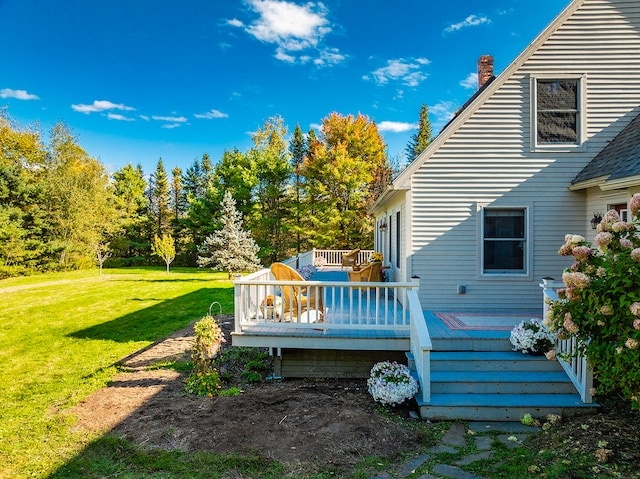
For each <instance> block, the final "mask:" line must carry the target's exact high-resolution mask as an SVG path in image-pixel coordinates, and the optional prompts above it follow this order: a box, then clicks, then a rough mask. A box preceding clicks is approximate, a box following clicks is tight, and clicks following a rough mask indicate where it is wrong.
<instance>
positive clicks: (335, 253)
mask: <svg viewBox="0 0 640 479" xmlns="http://www.w3.org/2000/svg"><path fill="white" fill-rule="evenodd" d="M350 252H351V250H349V249H312V250H311V251H305V252H304V253H300V254H299V255H297V256H293V257H291V258H289V259H286V260H284V261H282V263H284V264H286V265H287V266H291V267H292V268H300V267H302V266H316V265H317V264H318V263H317V262H316V260H322V263H323V265H324V266H342V255H343V254H347V253H350ZM373 252H374V251H373V250H372V249H363V250H360V252H359V253H358V263H366V262H367V261H368V260H369V256H371V254H372V253H373Z"/></svg>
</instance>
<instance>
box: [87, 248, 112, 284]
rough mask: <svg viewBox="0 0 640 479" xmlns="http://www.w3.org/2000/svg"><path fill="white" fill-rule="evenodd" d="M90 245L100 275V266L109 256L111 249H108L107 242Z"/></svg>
mask: <svg viewBox="0 0 640 479" xmlns="http://www.w3.org/2000/svg"><path fill="white" fill-rule="evenodd" d="M91 247H92V248H93V252H94V253H95V254H96V261H97V262H98V266H99V267H100V276H102V266H103V265H104V262H105V261H107V260H108V259H109V258H111V250H110V249H109V243H103V242H96V243H92V244H91Z"/></svg>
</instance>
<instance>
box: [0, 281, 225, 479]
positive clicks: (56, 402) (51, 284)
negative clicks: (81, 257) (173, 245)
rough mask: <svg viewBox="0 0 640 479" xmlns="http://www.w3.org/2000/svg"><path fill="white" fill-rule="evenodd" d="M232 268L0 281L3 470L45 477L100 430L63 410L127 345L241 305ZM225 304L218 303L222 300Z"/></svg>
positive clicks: (111, 367) (103, 379)
mask: <svg viewBox="0 0 640 479" xmlns="http://www.w3.org/2000/svg"><path fill="white" fill-rule="evenodd" d="M226 278H227V275H226V274H221V273H212V272H211V271H206V270H197V269H189V268H185V269H180V268H176V269H173V270H172V271H171V272H170V273H168V274H167V273H166V272H165V271H164V270H163V269H161V268H157V269H156V268H149V269H107V270H105V272H104V274H103V275H102V276H100V275H99V274H98V271H97V270H96V271H74V272H68V273H58V274H47V275H41V276H32V277H27V278H11V279H6V280H2V281H0V299H1V301H0V371H2V375H3V377H2V379H1V386H0V477H34V476H35V477H45V476H48V475H49V474H51V473H53V472H54V471H56V470H57V469H58V468H59V467H60V466H61V465H63V464H64V463H65V462H67V461H68V460H69V459H70V458H72V457H74V456H75V455H76V454H78V453H79V452H80V451H81V450H82V449H83V448H84V447H85V446H86V445H87V444H88V442H89V441H90V440H91V439H92V438H89V437H86V436H84V435H82V434H81V433H80V432H77V431H74V429H73V419H72V418H71V417H69V415H67V414H60V412H64V411H65V410H68V409H69V408H71V407H73V406H74V405H76V404H77V403H78V402H79V401H81V400H82V399H83V398H85V397H86V396H87V395H89V394H90V393H91V392H93V391H95V390H97V389H99V388H101V387H102V386H104V385H105V384H106V383H107V382H108V381H109V380H110V379H111V378H112V377H113V374H114V373H115V371H116V367H115V364H116V363H117V361H118V360H119V359H121V358H123V357H125V356H127V355H128V354H130V353H132V352H134V351H136V350H138V349H140V348H143V347H145V346H147V345H149V344H151V343H152V342H154V341H156V340H158V339H160V338H163V337H165V336H167V335H169V334H171V333H172V332H174V331H177V330H179V329H181V328H183V327H185V326H187V325H188V324H189V323H190V322H191V321H193V320H195V319H198V318H200V317H202V316H204V315H205V314H206V313H207V311H208V309H209V305H210V304H211V303H212V302H213V301H218V302H220V303H221V305H222V308H223V312H224V313H232V312H233V288H232V284H231V282H229V281H227V280H226ZM216 311H217V309H216Z"/></svg>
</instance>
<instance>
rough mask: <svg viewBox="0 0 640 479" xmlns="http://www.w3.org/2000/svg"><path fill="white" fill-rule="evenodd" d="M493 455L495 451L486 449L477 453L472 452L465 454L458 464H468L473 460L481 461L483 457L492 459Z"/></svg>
mask: <svg viewBox="0 0 640 479" xmlns="http://www.w3.org/2000/svg"><path fill="white" fill-rule="evenodd" d="M491 456H493V451H484V452H479V453H477V454H471V455H469V456H465V457H463V458H462V459H460V460H459V461H458V462H456V466H468V465H469V464H471V463H472V462H476V461H481V460H483V459H490V458H491Z"/></svg>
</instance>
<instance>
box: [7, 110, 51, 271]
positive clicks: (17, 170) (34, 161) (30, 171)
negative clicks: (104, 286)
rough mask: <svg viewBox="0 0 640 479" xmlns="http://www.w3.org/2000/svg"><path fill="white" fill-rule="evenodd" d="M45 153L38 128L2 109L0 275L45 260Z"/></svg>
mask: <svg viewBox="0 0 640 479" xmlns="http://www.w3.org/2000/svg"><path fill="white" fill-rule="evenodd" d="M45 153H46V152H45V146H44V145H43V143H42V139H41V134H40V132H39V131H38V130H31V129H28V128H20V127H19V126H18V125H17V123H15V122H14V121H13V120H12V119H11V118H10V117H9V116H8V115H7V114H6V112H5V111H4V110H3V109H0V278H2V277H3V276H4V275H11V274H13V273H15V272H19V271H21V270H22V269H23V268H25V267H28V268H37V267H39V266H40V265H41V264H42V263H43V262H44V261H45V255H46V245H45V243H44V241H43V237H42V229H43V227H44V226H45V220H46V218H45V215H44V211H43V209H42V205H43V203H44V201H45V199H44V197H45V192H44V188H43V184H42V182H41V181H39V180H40V178H41V174H42V171H43V168H42V165H43V164H44V158H45Z"/></svg>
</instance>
